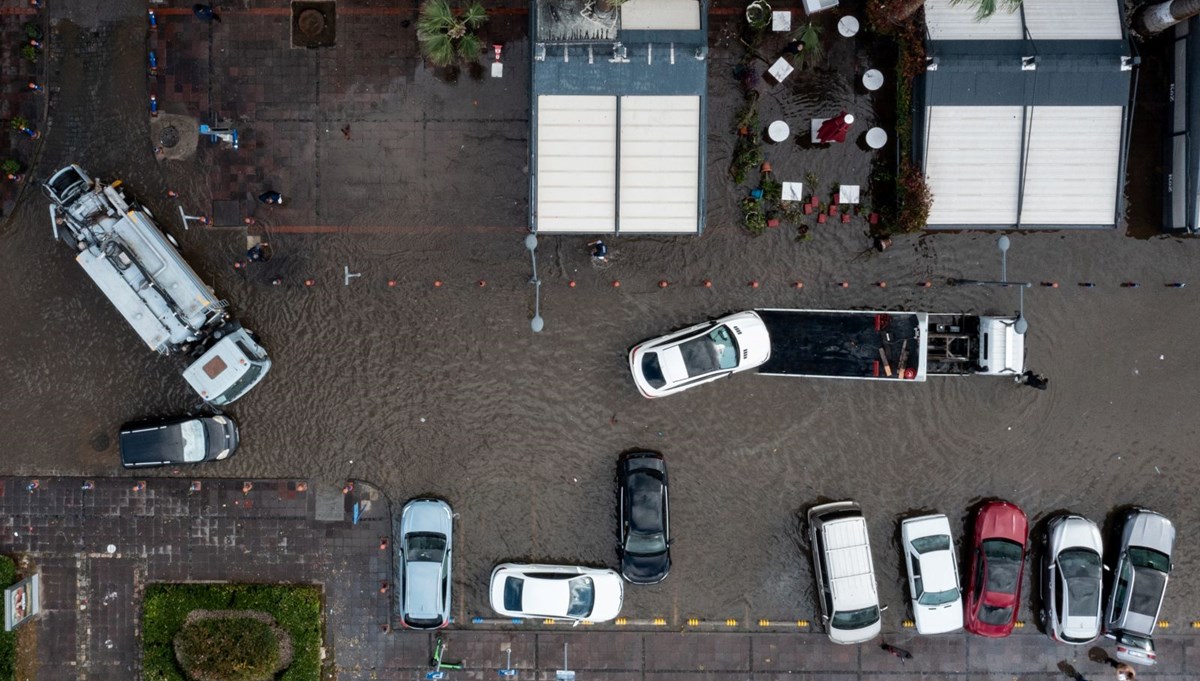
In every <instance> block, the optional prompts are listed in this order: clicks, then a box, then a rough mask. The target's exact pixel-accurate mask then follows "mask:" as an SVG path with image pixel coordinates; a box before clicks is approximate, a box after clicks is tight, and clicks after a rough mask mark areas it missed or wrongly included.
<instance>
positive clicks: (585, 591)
mask: <svg viewBox="0 0 1200 681" xmlns="http://www.w3.org/2000/svg"><path fill="white" fill-rule="evenodd" d="M595 600H596V589H595V587H594V586H593V584H592V578H591V577H576V578H575V579H572V580H571V604H570V605H569V606H567V614H568V615H570V616H571V617H587V616H588V615H590V614H592V604H593V603H594V602H595Z"/></svg>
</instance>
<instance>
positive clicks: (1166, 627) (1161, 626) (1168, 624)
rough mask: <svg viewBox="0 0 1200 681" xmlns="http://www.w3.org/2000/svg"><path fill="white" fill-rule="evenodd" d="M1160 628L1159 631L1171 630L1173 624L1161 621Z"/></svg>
mask: <svg viewBox="0 0 1200 681" xmlns="http://www.w3.org/2000/svg"><path fill="white" fill-rule="evenodd" d="M1158 628H1159V629H1170V628H1171V623H1170V622H1168V621H1166V620H1161V621H1160V622H1159V623H1158Z"/></svg>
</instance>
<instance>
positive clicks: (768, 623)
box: [758, 620, 771, 627]
mask: <svg viewBox="0 0 1200 681" xmlns="http://www.w3.org/2000/svg"><path fill="white" fill-rule="evenodd" d="M758 626H760V627H769V626H771V620H759V621H758Z"/></svg>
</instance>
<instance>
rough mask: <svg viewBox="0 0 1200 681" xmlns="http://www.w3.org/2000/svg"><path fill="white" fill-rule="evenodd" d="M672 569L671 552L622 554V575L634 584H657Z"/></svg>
mask: <svg viewBox="0 0 1200 681" xmlns="http://www.w3.org/2000/svg"><path fill="white" fill-rule="evenodd" d="M670 569H671V554H670V553H660V554H657V555H653V556H642V555H637V554H632V553H626V554H624V555H622V556H621V575H622V576H624V577H625V579H627V580H629V581H630V582H633V583H634V584H657V583H658V582H661V581H662V580H663V579H665V578H666V576H667V572H668V571H670Z"/></svg>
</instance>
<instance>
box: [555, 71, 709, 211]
mask: <svg viewBox="0 0 1200 681" xmlns="http://www.w3.org/2000/svg"><path fill="white" fill-rule="evenodd" d="M700 102H701V100H700V97H699V96H625V97H621V98H620V107H619V109H618V106H617V98H616V97H613V96H584V95H571V96H558V95H542V96H539V97H538V103H537V106H538V116H537V126H538V129H537V151H536V153H537V158H536V161H537V166H536V172H537V194H536V197H537V198H536V201H537V205H536V206H534V211H535V212H534V215H535V220H536V225H537V230H538V231H539V232H546V233H585V234H604V233H613V232H640V233H658V234H679V233H693V234H694V233H696V232H698V231H699V229H700V178H701V173H700V142H701V138H700ZM618 126H619V131H618ZM618 132H619V139H620V144H619V149H618ZM618 168H619V172H618ZM618 175H619V176H618ZM618 197H619V198H618ZM618 201H619V210H618Z"/></svg>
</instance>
